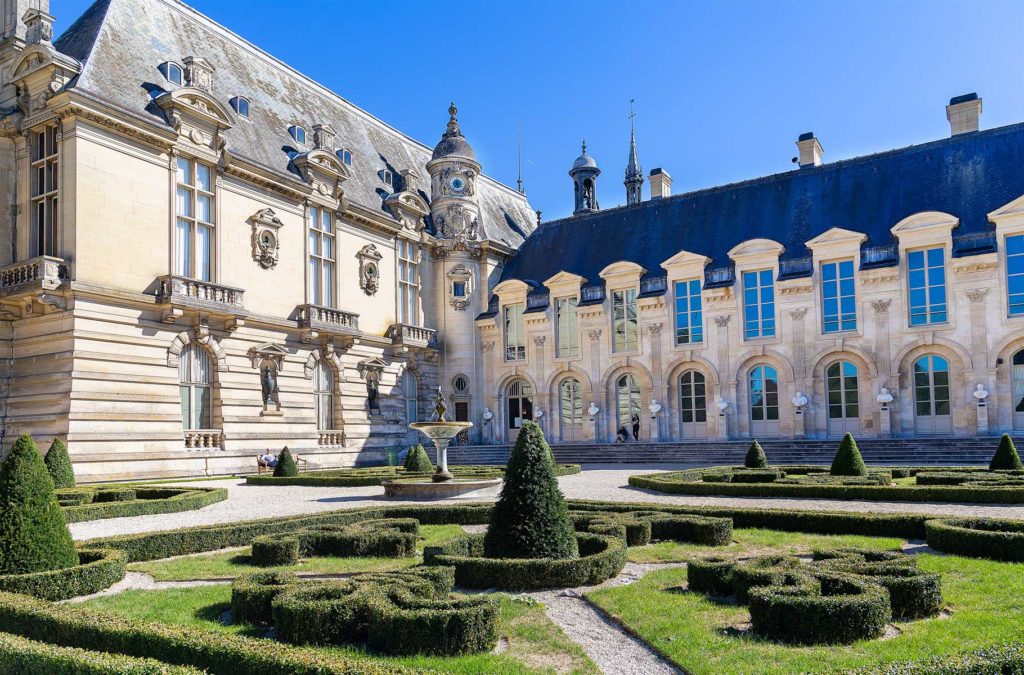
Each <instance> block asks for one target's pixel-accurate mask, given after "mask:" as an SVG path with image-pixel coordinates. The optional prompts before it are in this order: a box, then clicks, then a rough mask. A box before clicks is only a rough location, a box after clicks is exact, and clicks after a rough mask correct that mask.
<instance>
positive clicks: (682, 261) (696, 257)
mask: <svg viewBox="0 0 1024 675" xmlns="http://www.w3.org/2000/svg"><path fill="white" fill-rule="evenodd" d="M710 262H711V258H709V257H707V256H706V255H701V254H699V253H692V252H690V251H680V252H679V253H676V254H675V255H674V256H672V257H671V258H669V259H668V260H666V261H665V262H663V263H661V267H662V268H663V269H666V270H667V269H669V268H670V267H682V266H683V265H700V266H701V267H706V266H707V265H708V263H710Z"/></svg>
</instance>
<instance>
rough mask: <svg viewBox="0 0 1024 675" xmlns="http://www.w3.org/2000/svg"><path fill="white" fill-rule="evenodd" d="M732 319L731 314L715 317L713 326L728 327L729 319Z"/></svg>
mask: <svg viewBox="0 0 1024 675" xmlns="http://www.w3.org/2000/svg"><path fill="white" fill-rule="evenodd" d="M731 318H732V314H722V315H721V316H716V317H715V325H716V326H718V327H719V328H725V327H726V326H728V325H729V319H731Z"/></svg>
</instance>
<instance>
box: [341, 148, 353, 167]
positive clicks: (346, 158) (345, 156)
mask: <svg viewBox="0 0 1024 675" xmlns="http://www.w3.org/2000/svg"><path fill="white" fill-rule="evenodd" d="M338 159H340V160H341V161H343V162H344V163H345V164H346V165H348V166H352V153H351V152H349V151H348V150H345V149H341V150H338Z"/></svg>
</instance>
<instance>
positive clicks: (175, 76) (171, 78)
mask: <svg viewBox="0 0 1024 675" xmlns="http://www.w3.org/2000/svg"><path fill="white" fill-rule="evenodd" d="M157 70H159V71H160V74H161V75H163V76H164V79H165V80H167V81H168V82H171V83H172V84H177V85H181V81H182V71H181V66H179V65H178V64H177V63H174V62H173V61H165V62H163V63H161V64H160V65H159V66H157Z"/></svg>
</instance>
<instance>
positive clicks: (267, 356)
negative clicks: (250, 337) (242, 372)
mask: <svg viewBox="0 0 1024 675" xmlns="http://www.w3.org/2000/svg"><path fill="white" fill-rule="evenodd" d="M286 356H288V350H286V349H284V348H283V347H280V346H278V345H275V344H271V343H269V342H268V343H265V344H262V345H258V346H256V347H251V348H250V349H249V359H250V360H251V361H252V367H253V368H259V367H260V364H261V363H262V362H263V361H267V360H269V361H273V362H274V363H275V364H277V368H278V369H279V370H282V369H283V368H284V359H285V357H286Z"/></svg>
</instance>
